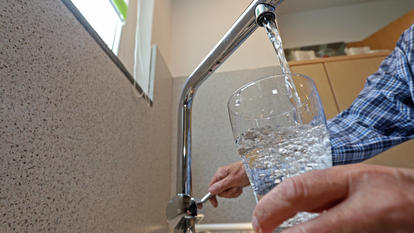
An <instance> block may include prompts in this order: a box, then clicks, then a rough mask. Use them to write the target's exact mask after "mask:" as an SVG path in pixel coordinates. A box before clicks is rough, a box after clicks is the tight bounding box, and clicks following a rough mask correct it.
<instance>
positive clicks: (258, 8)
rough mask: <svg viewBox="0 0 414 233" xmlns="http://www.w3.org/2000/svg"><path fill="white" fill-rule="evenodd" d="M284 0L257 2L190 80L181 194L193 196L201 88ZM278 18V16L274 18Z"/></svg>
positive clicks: (182, 117) (184, 96)
mask: <svg viewBox="0 0 414 233" xmlns="http://www.w3.org/2000/svg"><path fill="white" fill-rule="evenodd" d="M282 1H283V0H255V1H253V2H252V3H251V4H250V5H249V6H248V7H247V9H246V10H245V11H244V12H243V14H242V15H241V16H240V17H239V18H238V19H237V21H236V22H235V23H234V24H233V26H232V27H231V28H230V29H229V30H228V32H227V33H226V34H225V35H224V37H223V38H222V39H221V40H220V41H219V42H218V44H217V45H216V46H215V47H214V49H213V50H211V52H210V53H209V54H208V55H207V57H206V58H205V59H204V60H203V61H202V62H201V63H200V65H198V67H197V68H196V69H195V70H194V71H193V73H191V75H190V76H189V77H188V79H187V81H186V83H185V85H184V88H183V90H182V92H181V98H180V102H179V109H178V134H177V140H178V147H177V152H178V153H177V161H178V163H177V190H176V191H177V193H182V194H186V195H191V191H192V190H191V108H192V104H193V100H194V96H195V93H196V91H197V88H198V87H199V86H200V85H201V84H202V83H203V81H205V80H206V79H207V78H208V77H209V76H210V75H211V74H212V73H213V72H214V71H215V70H216V69H217V68H218V67H220V65H221V64H223V62H224V61H225V60H226V59H227V58H228V57H229V56H230V55H231V54H233V52H234V51H235V50H236V49H237V48H238V47H239V46H240V45H241V44H242V43H243V42H244V41H245V40H246V39H247V38H248V37H249V36H250V35H251V34H252V33H253V32H254V31H255V30H256V29H257V28H258V24H261V23H260V22H257V23H256V20H260V18H262V16H264V15H268V14H271V15H274V14H275V12H274V11H275V9H276V8H277V6H279V4H280V3H281V2H282ZM273 17H274V16H273Z"/></svg>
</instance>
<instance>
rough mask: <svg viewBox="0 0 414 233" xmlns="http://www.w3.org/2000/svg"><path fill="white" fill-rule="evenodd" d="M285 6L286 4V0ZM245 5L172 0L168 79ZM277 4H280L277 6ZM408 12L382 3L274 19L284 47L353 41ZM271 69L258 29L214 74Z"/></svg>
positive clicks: (402, 0)
mask: <svg viewBox="0 0 414 233" xmlns="http://www.w3.org/2000/svg"><path fill="white" fill-rule="evenodd" d="M286 1H288V0H286ZM250 2H251V0H226V1H221V0H209V1H203V0H174V4H173V6H172V12H173V13H172V29H173V30H172V32H173V33H172V39H171V42H172V45H171V57H173V58H174V59H171V61H170V68H171V72H172V74H173V76H174V77H178V76H185V75H188V74H189V73H191V72H192V71H193V70H194V68H195V67H196V66H197V65H198V64H199V63H200V62H201V61H202V59H203V58H204V57H205V56H206V55H207V54H208V52H209V51H210V50H211V49H212V48H213V47H214V45H215V44H216V43H217V42H218V41H219V40H220V39H221V37H222V36H223V35H224V33H225V32H226V31H227V29H228V28H229V27H230V26H231V25H232V24H233V22H234V21H235V20H236V19H237V17H238V16H239V15H240V14H241V13H242V12H243V10H244V9H245V8H246V7H247V6H248V4H249V3H250ZM282 4H283V3H282ZM412 8H414V1H412V0H383V1H373V2H367V3H362V4H357V5H349V6H343V7H334V8H327V9H320V10H312V11H307V12H300V13H291V14H285V15H280V17H279V27H280V30H281V35H282V38H283V40H284V45H285V47H286V48H288V47H295V46H302V45H312V44H319V43H326V42H338V41H358V40H361V39H363V38H365V37H366V36H368V35H370V34H372V33H373V32H375V31H376V30H378V29H380V28H381V27H382V26H384V25H386V24H388V23H389V22H391V21H393V20H395V19H396V18H398V17H399V16H401V15H402V14H404V13H405V12H407V11H409V10H410V9H412ZM276 64H277V61H276V59H275V54H274V52H273V51H272V47H271V45H270V43H269V42H268V41H267V39H266V36H265V33H264V32H263V30H259V31H257V32H256V33H254V34H253V35H252V37H251V38H250V39H248V40H247V41H246V42H245V44H244V45H243V46H242V47H241V48H239V49H238V51H237V52H236V53H235V54H233V56H232V57H230V58H229V59H228V61H227V62H226V63H225V64H224V65H223V67H221V68H220V70H219V71H232V70H241V69H254V68H258V67H267V66H274V65H276Z"/></svg>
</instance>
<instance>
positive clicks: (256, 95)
mask: <svg viewBox="0 0 414 233" xmlns="http://www.w3.org/2000/svg"><path fill="white" fill-rule="evenodd" d="M228 111H229V116H230V121H231V126H232V130H233V135H234V139H235V143H236V147H237V151H238V153H239V155H240V156H241V158H242V162H243V164H244V167H245V169H246V172H247V175H248V177H249V180H250V184H251V186H252V188H253V191H254V195H255V197H256V201H259V200H260V199H261V198H262V197H263V196H264V195H265V194H266V193H267V192H269V191H270V190H271V189H272V188H273V187H275V186H276V185H277V184H279V183H281V182H282V181H283V180H284V179H286V178H288V177H291V176H295V175H299V174H302V173H305V172H307V171H311V170H314V169H324V168H328V167H331V166H332V156H331V145H330V142H329V135H328V131H327V128H326V118H325V114H324V110H323V107H322V104H321V101H320V98H319V94H318V92H317V90H316V86H315V84H314V82H313V81H312V80H311V79H310V78H309V77H306V76H304V75H300V74H281V75H276V76H271V77H266V78H263V79H260V80H257V81H253V82H250V83H248V84H246V85H244V86H243V87H241V88H239V89H238V90H236V91H235V92H234V93H233V95H232V96H231V97H230V99H229V102H228ZM313 217H315V214H310V213H299V214H298V215H296V216H295V217H294V218H292V219H289V220H287V221H286V222H284V223H283V224H282V225H281V226H280V228H287V227H290V226H293V225H296V224H299V223H302V222H304V221H307V220H309V219H311V218H313ZM280 228H278V229H280Z"/></svg>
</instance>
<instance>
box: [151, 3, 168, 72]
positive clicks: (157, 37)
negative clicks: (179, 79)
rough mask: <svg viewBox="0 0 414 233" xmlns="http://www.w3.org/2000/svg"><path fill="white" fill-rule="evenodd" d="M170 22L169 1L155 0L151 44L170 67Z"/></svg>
mask: <svg viewBox="0 0 414 233" xmlns="http://www.w3.org/2000/svg"><path fill="white" fill-rule="evenodd" d="M171 21H172V6H171V0H155V2H154V16H153V26H152V44H156V45H158V48H159V50H160V52H161V54H162V56H163V57H164V58H165V61H166V63H167V65H168V66H170V63H171V46H172V44H171V33H172V28H171V26H172V25H171Z"/></svg>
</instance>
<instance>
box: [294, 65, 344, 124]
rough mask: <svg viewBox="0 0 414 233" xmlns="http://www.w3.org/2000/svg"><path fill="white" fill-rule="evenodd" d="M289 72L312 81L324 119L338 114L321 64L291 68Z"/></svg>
mask: <svg viewBox="0 0 414 233" xmlns="http://www.w3.org/2000/svg"><path fill="white" fill-rule="evenodd" d="M291 70H292V72H294V73H298V74H304V75H306V76H309V77H310V78H312V79H313V81H314V82H315V85H316V88H317V89H318V92H319V96H320V97H321V101H322V105H323V106H324V110H325V115H326V118H328V119H329V118H332V117H334V116H336V115H337V114H338V113H339V111H338V107H337V106H336V102H335V98H334V95H333V92H332V88H331V87H330V85H329V80H328V75H327V74H326V72H325V68H324V67H323V64H320V63H317V64H308V65H301V66H292V67H291Z"/></svg>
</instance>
